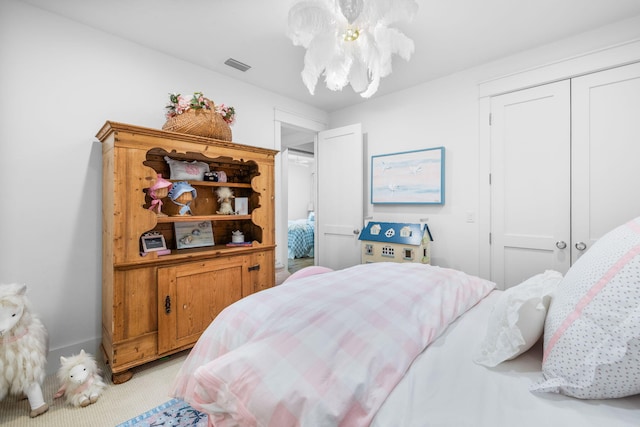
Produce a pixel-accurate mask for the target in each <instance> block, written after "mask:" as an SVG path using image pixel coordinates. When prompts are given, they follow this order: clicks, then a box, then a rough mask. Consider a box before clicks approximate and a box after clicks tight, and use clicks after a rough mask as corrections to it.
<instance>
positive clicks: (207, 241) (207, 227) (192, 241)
mask: <svg viewBox="0 0 640 427" xmlns="http://www.w3.org/2000/svg"><path fill="white" fill-rule="evenodd" d="M174 232H175V237H176V248H177V249H188V248H200V247H204V246H213V245H214V244H215V241H214V238H213V227H212V225H211V221H185V222H176V223H174Z"/></svg>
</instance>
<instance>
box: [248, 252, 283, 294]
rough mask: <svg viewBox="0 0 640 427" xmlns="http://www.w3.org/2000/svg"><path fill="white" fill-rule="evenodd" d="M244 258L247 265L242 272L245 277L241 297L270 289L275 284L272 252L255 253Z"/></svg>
mask: <svg viewBox="0 0 640 427" xmlns="http://www.w3.org/2000/svg"><path fill="white" fill-rule="evenodd" d="M245 258H246V263H247V265H246V266H245V269H244V270H243V271H244V274H245V277H244V278H243V283H244V289H243V295H242V296H247V295H250V294H252V293H254V292H258V291H262V290H265V289H268V288H270V287H272V286H273V285H274V283H275V269H274V264H275V259H274V254H273V250H268V251H262V252H255V253H252V254H251V255H247V256H246V257H245Z"/></svg>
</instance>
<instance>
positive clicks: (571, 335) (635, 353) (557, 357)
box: [531, 217, 640, 399]
mask: <svg viewBox="0 0 640 427" xmlns="http://www.w3.org/2000/svg"><path fill="white" fill-rule="evenodd" d="M542 371H543V374H544V377H545V380H546V381H544V382H542V383H540V384H537V385H534V386H533V387H532V388H531V390H533V391H540V392H554V393H562V394H565V395H568V396H573V397H577V398H581V399H606V398H616V397H624V396H630V395H634V394H638V393H640V217H638V218H636V219H635V220H633V221H630V222H628V223H627V224H624V225H622V226H620V227H618V228H616V229H615V230H613V231H610V232H609V233H607V234H605V235H604V236H603V237H601V238H600V239H599V240H598V241H597V242H596V243H595V244H594V245H593V246H592V247H591V249H589V251H587V252H586V253H585V254H584V255H582V256H581V257H580V259H579V260H578V261H577V262H576V263H575V264H574V265H573V266H572V267H571V269H570V270H569V271H568V272H567V274H566V275H565V278H564V280H563V281H562V283H561V284H560V286H559V287H558V291H557V293H556V295H555V296H554V299H553V301H552V303H551V307H550V308H549V314H548V316H547V321H546V324H545V330H544V354H543V361H542Z"/></svg>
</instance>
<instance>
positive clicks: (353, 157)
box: [315, 124, 364, 270]
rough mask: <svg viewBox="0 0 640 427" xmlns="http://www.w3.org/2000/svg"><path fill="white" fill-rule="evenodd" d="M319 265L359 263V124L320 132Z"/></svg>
mask: <svg viewBox="0 0 640 427" xmlns="http://www.w3.org/2000/svg"><path fill="white" fill-rule="evenodd" d="M315 152H316V168H317V175H316V181H317V184H318V193H317V194H318V203H317V210H316V248H315V256H316V265H321V266H324V267H329V268H332V269H334V270H338V269H342V268H346V267H350V266H353V265H356V264H359V263H360V241H359V240H358V236H359V234H360V230H361V229H362V226H363V224H364V214H363V212H364V190H363V186H364V184H363V182H364V156H363V153H364V149H363V142H362V129H361V126H360V124H355V125H350V126H345V127H341V128H337V129H330V130H326V131H321V132H319V133H318V139H317V145H316V150H315Z"/></svg>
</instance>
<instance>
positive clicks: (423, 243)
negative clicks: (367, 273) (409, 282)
mask: <svg viewBox="0 0 640 427" xmlns="http://www.w3.org/2000/svg"><path fill="white" fill-rule="evenodd" d="M359 240H361V241H362V263H363V264H366V263H370V262H418V263H422V264H429V263H430V262H431V242H432V241H433V237H432V236H431V231H430V230H429V226H428V225H427V224H411V223H400V222H378V221H370V222H369V223H368V224H367V226H366V227H365V228H364V230H362V232H361V233H360V237H359Z"/></svg>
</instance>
